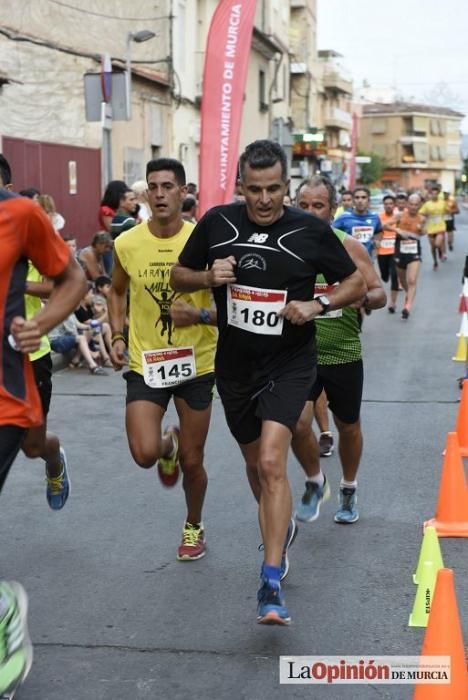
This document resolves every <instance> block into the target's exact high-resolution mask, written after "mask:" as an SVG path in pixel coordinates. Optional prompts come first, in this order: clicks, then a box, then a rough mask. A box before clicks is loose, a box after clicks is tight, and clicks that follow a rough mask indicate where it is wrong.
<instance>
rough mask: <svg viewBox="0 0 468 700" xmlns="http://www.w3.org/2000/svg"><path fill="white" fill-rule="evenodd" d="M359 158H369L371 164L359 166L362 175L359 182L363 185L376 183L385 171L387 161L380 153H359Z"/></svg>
mask: <svg viewBox="0 0 468 700" xmlns="http://www.w3.org/2000/svg"><path fill="white" fill-rule="evenodd" d="M358 156H369V158H370V159H371V162H370V163H362V164H361V165H360V166H359V169H360V175H359V178H358V182H359V184H361V185H372V184H373V183H374V182H376V181H377V180H378V179H379V178H380V177H381V175H382V173H383V171H384V170H385V159H384V158H382V156H379V154H378V153H364V152H362V151H358Z"/></svg>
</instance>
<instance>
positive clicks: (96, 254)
mask: <svg viewBox="0 0 468 700" xmlns="http://www.w3.org/2000/svg"><path fill="white" fill-rule="evenodd" d="M110 241H111V239H110V236H109V234H108V233H106V231H98V232H97V233H95V234H94V236H93V240H92V241H91V245H89V246H87V247H86V248H83V249H82V250H80V252H79V253H78V260H79V262H80V264H81V265H82V267H83V269H84V271H85V273H86V277H87V278H88V280H91V281H94V280H95V279H96V277H100V276H102V275H105V274H106V272H105V270H104V262H103V255H104V253H105V252H106V250H107V248H108V245H109V243H110Z"/></svg>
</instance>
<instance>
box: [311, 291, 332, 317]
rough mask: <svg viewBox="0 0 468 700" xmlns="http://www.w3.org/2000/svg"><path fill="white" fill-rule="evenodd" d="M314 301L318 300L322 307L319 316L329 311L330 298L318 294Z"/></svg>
mask: <svg viewBox="0 0 468 700" xmlns="http://www.w3.org/2000/svg"><path fill="white" fill-rule="evenodd" d="M314 301H318V303H319V304H320V306H321V307H322V310H321V312H320V313H319V316H324V315H325V314H326V313H327V311H329V309H330V305H331V301H330V299H329V298H328V297H327V296H326V295H325V294H319V296H318V297H315V299H314Z"/></svg>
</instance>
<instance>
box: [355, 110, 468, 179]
mask: <svg viewBox="0 0 468 700" xmlns="http://www.w3.org/2000/svg"><path fill="white" fill-rule="evenodd" d="M463 117H464V115H463V114H462V113H460V112H456V111H454V110H452V109H448V108H446V107H439V106H434V105H422V104H412V103H408V102H393V103H389V104H385V103H379V104H368V105H364V107H363V113H362V118H361V120H360V136H359V146H360V148H361V149H362V150H363V151H365V152H369V153H370V152H374V153H378V154H379V155H380V156H382V157H383V158H384V159H385V165H386V167H385V171H384V173H383V175H382V177H381V181H380V184H381V185H382V186H384V187H390V188H392V189H395V188H397V187H403V188H404V189H406V190H409V189H412V188H423V187H425V186H427V185H429V184H431V183H433V182H438V183H440V184H441V185H442V188H443V189H444V190H448V191H450V192H453V191H454V189H455V178H456V177H457V174H458V173H459V172H460V170H461V167H462V163H461V133H460V125H461V121H462V119H463Z"/></svg>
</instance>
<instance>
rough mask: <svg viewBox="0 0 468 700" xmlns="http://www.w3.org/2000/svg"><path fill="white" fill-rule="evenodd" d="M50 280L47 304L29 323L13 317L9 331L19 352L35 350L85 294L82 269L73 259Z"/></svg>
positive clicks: (21, 318) (20, 317) (19, 317)
mask: <svg viewBox="0 0 468 700" xmlns="http://www.w3.org/2000/svg"><path fill="white" fill-rule="evenodd" d="M52 279H53V282H54V288H53V290H52V292H51V294H50V297H49V301H48V303H47V304H46V305H45V306H44V307H43V308H42V309H41V310H40V311H39V313H38V314H36V316H34V318H32V319H30V320H29V321H26V320H25V319H24V318H23V317H22V316H16V317H15V318H14V319H13V320H12V322H11V326H10V332H11V334H12V336H13V338H14V341H15V343H16V346H17V348H18V350H21V352H24V353H26V352H34V351H35V350H38V348H39V347H40V344H41V337H42V336H43V335H46V333H47V332H48V331H50V330H51V329H52V328H54V327H55V326H57V325H58V324H59V323H60V321H62V319H64V318H66V317H67V316H68V315H69V314H70V313H71V312H72V311H73V309H75V308H76V306H77V304H78V302H79V301H80V299H82V298H83V295H84V294H85V292H86V280H85V276H84V274H83V270H82V269H81V267H80V266H79V265H78V263H77V262H76V261H75V260H74V259H73V258H70V259H69V262H68V264H67V265H66V267H65V269H64V270H63V271H62V272H61V273H60V274H59V275H57V276H55V277H53V278H52Z"/></svg>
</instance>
